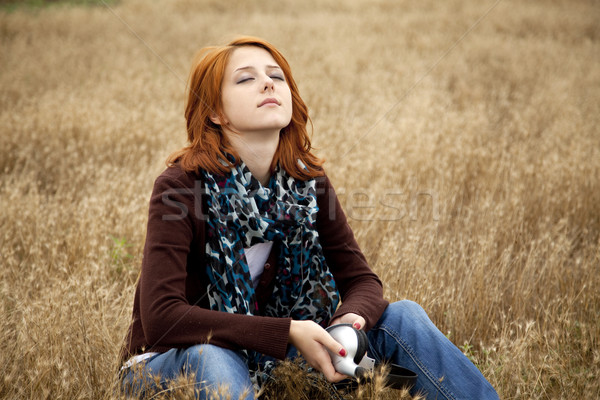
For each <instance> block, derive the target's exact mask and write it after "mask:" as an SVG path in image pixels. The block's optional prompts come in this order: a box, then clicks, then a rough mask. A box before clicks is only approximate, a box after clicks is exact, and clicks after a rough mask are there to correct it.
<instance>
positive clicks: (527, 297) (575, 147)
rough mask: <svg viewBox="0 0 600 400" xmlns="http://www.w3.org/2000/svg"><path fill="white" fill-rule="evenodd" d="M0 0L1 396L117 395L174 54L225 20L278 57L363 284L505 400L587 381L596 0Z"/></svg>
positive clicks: (182, 79) (174, 117)
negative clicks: (414, 320) (365, 269)
mask: <svg viewBox="0 0 600 400" xmlns="http://www.w3.org/2000/svg"><path fill="white" fill-rule="evenodd" d="M1 7H2V8H0V398H7V399H111V398H117V397H118V395H117V394H116V392H115V390H114V388H115V376H116V370H117V369H118V352H119V349H120V346H121V342H122V339H123V337H124V335H125V332H126V329H127V326H128V324H129V318H130V312H131V304H132V301H133V290H134V285H135V281H136V279H137V277H138V274H139V268H140V261H141V250H142V247H143V243H144V235H145V225H146V217H147V215H146V212H147V204H148V200H149V196H150V192H151V189H152V184H153V181H154V178H155V177H156V176H157V175H158V174H159V173H160V172H161V171H162V169H163V168H164V160H165V158H166V157H167V155H168V154H169V153H170V152H171V151H173V150H175V149H177V148H179V147H181V146H182V145H183V144H184V143H185V121H184V119H183V110H184V102H185V86H186V78H187V74H188V72H189V68H190V65H191V60H192V58H193V56H194V54H195V52H196V51H197V50H199V49H200V48H201V47H203V46H206V45H212V44H219V43H224V42H225V41H227V40H229V39H231V38H232V37H234V36H235V35H238V34H251V35H256V36H261V37H264V38H266V39H267V40H269V41H271V42H272V43H274V44H275V45H276V46H278V47H279V48H280V49H281V50H282V51H283V53H284V54H285V55H286V56H287V58H288V60H289V61H290V63H291V65H292V68H293V71H294V73H295V77H296V80H297V82H298V83H299V86H300V91H301V94H302V95H303V97H304V99H305V101H306V102H307V104H308V105H309V108H310V113H311V116H312V119H313V122H314V135H313V142H314V145H315V146H316V147H317V154H319V155H320V156H323V157H325V158H326V159H327V163H326V167H327V171H328V174H329V175H330V177H331V179H332V181H333V183H334V185H335V186H336V188H337V190H338V193H339V195H340V197H341V199H342V200H343V204H344V205H345V209H346V213H347V214H348V216H349V218H350V223H351V225H352V227H353V229H354V231H355V234H356V236H357V239H358V241H359V243H360V244H361V247H362V248H363V250H364V252H365V255H366V256H367V258H368V260H369V261H370V263H371V265H372V267H373V269H374V270H375V271H376V272H377V273H378V274H379V275H380V276H381V278H382V280H383V282H384V285H385V296H386V297H387V298H388V299H389V300H391V301H393V300H398V299H403V298H408V299H412V300H415V301H417V302H419V303H420V304H422V305H423V306H424V308H425V309H426V310H427V312H428V313H429V314H430V316H431V318H432V319H433V321H434V322H435V323H436V324H437V325H438V326H439V327H440V329H442V331H443V332H444V333H447V334H448V336H449V337H450V339H451V340H452V341H453V342H454V343H455V344H456V345H458V346H459V347H460V348H461V349H462V350H463V351H464V352H465V353H466V354H467V355H468V356H469V357H470V358H471V359H472V360H473V361H474V362H475V363H476V365H477V366H478V367H479V368H480V369H481V371H482V372H483V374H484V375H485V376H486V377H487V378H488V379H489V381H490V382H491V383H492V384H493V385H494V386H495V387H496V388H497V390H498V392H499V394H500V396H501V398H503V399H596V398H598V396H599V394H600V380H599V379H598V376H600V128H599V126H600V23H599V22H598V21H600V3H598V1H591V0H590V1H583V0H569V1H567V0H564V1H552V0H535V1H534V0H532V1H527V2H525V1H516V0H501V1H495V0H486V1H476V0H465V1H459V0H449V1H444V2H441V1H433V0H431V1H429V0H428V1H392V0H389V1H388V0H380V1H367V0H352V1H344V2H339V4H338V2H335V3H334V2H318V1H316V0H314V1H303V2H300V1H291V0H288V1H277V2H255V1H252V2H245V1H241V0H240V1H232V2H224V1H217V0H215V1H192V0H177V1H169V2H167V1H153V2H146V1H142V0H132V1H128V0H126V1H122V2H110V3H108V6H107V5H105V4H103V3H102V2H100V3H99V4H97V5H95V6H94V5H91V6H90V5H86V6H80V5H76V4H75V5H74V4H69V5H60V4H59V5H56V4H54V5H51V6H48V7H34V8H31V7H12V6H11V7H9V6H6V5H2V6H1ZM286 373H288V375H290V376H292V375H296V376H297V375H298V374H294V373H293V371H292V373H289V371H287V372H286V371H282V374H283V375H282V376H286V375H285V374H286ZM292 383H293V382H292ZM302 384H305V383H302V382H298V383H293V384H292V385H291V386H292V387H293V386H294V385H296V389H294V392H295V395H294V396H292V397H289V398H295V399H304V398H306V397H304V396H305V395H304V394H303V393H304V392H303V391H302V390H300V389H299V388H302V386H301V385H302ZM376 386H377V385H376ZM166 396H167V397H166V398H185V394H184V393H183V392H181V393H179V394H169V395H166ZM169 396H170V397H169ZM314 396H316V395H314ZM352 396H354V397H352ZM352 396H350V397H351V398H362V399H367V398H370V399H376V398H386V399H395V398H399V397H402V398H408V396H407V395H406V394H402V395H401V394H400V393H397V392H392V391H390V390H387V389H386V390H384V389H382V388H381V387H379V386H377V387H372V388H367V389H364V390H362V391H361V392H360V393H355V394H353V395H352ZM280 397H284V395H283V394H281V395H280Z"/></svg>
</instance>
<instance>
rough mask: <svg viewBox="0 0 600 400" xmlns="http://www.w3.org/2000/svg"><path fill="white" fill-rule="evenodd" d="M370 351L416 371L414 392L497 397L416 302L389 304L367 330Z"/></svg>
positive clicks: (432, 396)
mask: <svg viewBox="0 0 600 400" xmlns="http://www.w3.org/2000/svg"><path fill="white" fill-rule="evenodd" d="M367 337H368V338H369V350H368V351H367V354H369V356H370V357H372V358H375V360H376V361H378V362H382V361H384V360H385V361H389V362H391V363H393V364H398V365H400V366H402V367H404V368H408V369H410V370H412V371H414V372H416V373H417V375H418V378H417V383H416V385H415V387H414V388H413V389H412V390H411V393H412V394H416V393H422V394H425V395H426V396H427V398H428V399H479V400H484V399H498V398H499V397H498V394H497V393H496V391H495V390H494V388H493V387H492V385H490V383H489V382H488V381H487V380H486V379H485V378H484V377H483V375H482V374H481V372H479V370H478V369H477V367H476V366H475V365H474V364H473V363H472V362H471V361H470V360H469V359H468V358H467V357H466V356H465V355H464V354H463V353H462V352H461V351H460V350H459V349H458V348H457V347H456V346H455V345H454V344H452V342H450V341H449V340H448V339H447V338H446V336H444V334H443V333H442V332H440V330H439V329H437V327H436V326H435V325H434V324H433V322H431V320H430V319H429V317H428V316H427V314H426V313H425V310H423V308H422V307H421V306H419V305H418V304H417V303H415V302H412V301H408V300H403V301H398V302H396V303H392V304H390V305H389V306H388V307H387V308H386V310H385V312H384V313H383V315H382V316H381V318H380V319H379V321H377V323H376V324H375V326H374V327H373V328H372V329H371V330H370V331H369V332H368V333H367Z"/></svg>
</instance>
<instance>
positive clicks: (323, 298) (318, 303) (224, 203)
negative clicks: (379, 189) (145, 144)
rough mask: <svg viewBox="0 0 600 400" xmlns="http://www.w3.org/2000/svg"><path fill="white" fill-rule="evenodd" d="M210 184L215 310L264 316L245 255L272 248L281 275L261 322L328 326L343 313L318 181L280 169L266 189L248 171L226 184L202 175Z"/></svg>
mask: <svg viewBox="0 0 600 400" xmlns="http://www.w3.org/2000/svg"><path fill="white" fill-rule="evenodd" d="M204 181H205V188H206V189H207V193H208V196H207V199H208V200H207V205H208V207H207V213H208V221H207V223H208V237H207V240H206V255H207V264H206V273H207V275H208V278H209V281H210V284H209V286H208V290H207V292H208V299H209V302H210V307H211V309H213V310H219V311H226V312H231V313H238V314H250V315H253V314H255V313H257V312H258V305H257V301H256V296H255V292H254V287H253V286H252V279H251V276H250V272H249V269H248V263H247V261H246V257H245V254H244V248H249V247H250V246H252V245H254V244H256V243H261V242H265V241H273V242H276V243H277V245H276V246H277V247H276V248H278V249H279V254H278V272H277V275H276V278H275V287H274V289H273V293H272V295H271V298H270V300H269V301H268V302H267V305H266V307H265V309H264V310H262V311H263V312H262V314H263V315H266V316H271V317H291V318H293V319H298V320H303V319H310V320H313V321H315V322H317V323H319V324H321V325H322V326H323V327H325V326H327V324H328V322H329V320H330V318H331V316H332V315H333V313H334V312H335V309H336V308H337V305H338V302H339V292H338V290H337V288H336V285H335V281H334V279H333V275H332V274H331V272H330V271H329V268H328V267H327V263H326V262H325V257H324V256H323V249H322V248H321V244H320V243H319V235H318V232H317V231H316V225H315V223H316V217H317V211H318V207H317V197H316V181H315V180H314V179H311V180H307V181H301V180H296V179H294V178H293V177H291V176H289V175H288V174H287V173H286V172H285V170H283V169H281V168H277V169H276V171H275V172H274V173H273V176H272V177H271V179H270V181H269V184H268V186H267V187H264V186H262V185H261V184H260V182H259V181H258V180H257V179H256V178H254V177H253V176H252V174H251V173H250V170H249V169H248V167H247V166H246V165H245V164H243V163H241V164H240V165H238V166H237V167H234V168H232V170H231V173H230V174H229V175H227V176H214V175H213V174H210V173H208V172H204ZM247 354H248V356H249V361H250V360H251V359H253V358H254V357H253V356H252V355H251V352H247ZM250 368H252V366H251V365H250Z"/></svg>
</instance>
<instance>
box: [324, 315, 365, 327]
mask: <svg viewBox="0 0 600 400" xmlns="http://www.w3.org/2000/svg"><path fill="white" fill-rule="evenodd" d="M366 322H367V321H365V319H364V318H363V317H361V316H360V315H358V314H354V313H347V314H344V315H341V316H339V317H337V318H336V319H334V320H333V321H331V323H330V324H329V326H331V325H336V324H350V325H352V326H353V327H355V328H356V329H363V328H364V327H365V324H366Z"/></svg>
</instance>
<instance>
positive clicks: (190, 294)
mask: <svg viewBox="0 0 600 400" xmlns="http://www.w3.org/2000/svg"><path fill="white" fill-rule="evenodd" d="M170 169H171V170H173V168H170ZM177 170H179V169H178V168H177ZM199 182H200V181H198V180H194V179H192V178H190V174H187V175H186V174H185V173H183V172H180V173H177V172H176V171H169V170H167V171H166V172H165V173H163V175H161V176H160V177H159V178H157V180H156V182H155V185H154V189H153V192H152V197H151V200H150V208H149V216H148V228H147V234H146V244H145V248H144V258H143V261H142V272H141V276H140V281H139V290H138V292H139V318H140V320H141V327H142V330H143V338H144V340H143V341H144V342H145V343H144V347H145V351H164V350H166V349H168V348H173V347H177V348H182V347H189V346H191V345H195V344H202V343H211V344H215V345H217V346H221V347H225V348H229V349H253V350H256V351H258V352H260V353H264V354H267V355H271V356H273V357H276V358H279V359H282V358H284V357H285V353H286V350H287V345H288V343H287V342H288V336H289V327H290V322H291V319H289V318H272V317H263V316H248V315H240V314H232V313H227V312H221V311H214V310H210V309H208V308H205V307H201V306H200V303H201V301H202V300H204V301H205V300H206V299H205V293H206V287H207V284H208V283H207V282H206V281H203V280H202V278H200V277H201V276H202V274H200V273H198V272H195V271H197V270H198V269H201V268H202V267H201V265H194V264H197V263H199V262H203V257H201V256H200V254H203V252H204V246H205V244H204V229H205V224H204V218H203V215H202V214H201V213H200V212H198V211H199V210H200V209H201V201H200V199H199V196H201V194H200V193H199V190H198V188H199V187H201V186H200V185H198V183H199ZM136 295H138V294H136ZM136 300H138V299H136ZM134 313H135V311H134ZM134 319H135V315H134Z"/></svg>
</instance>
